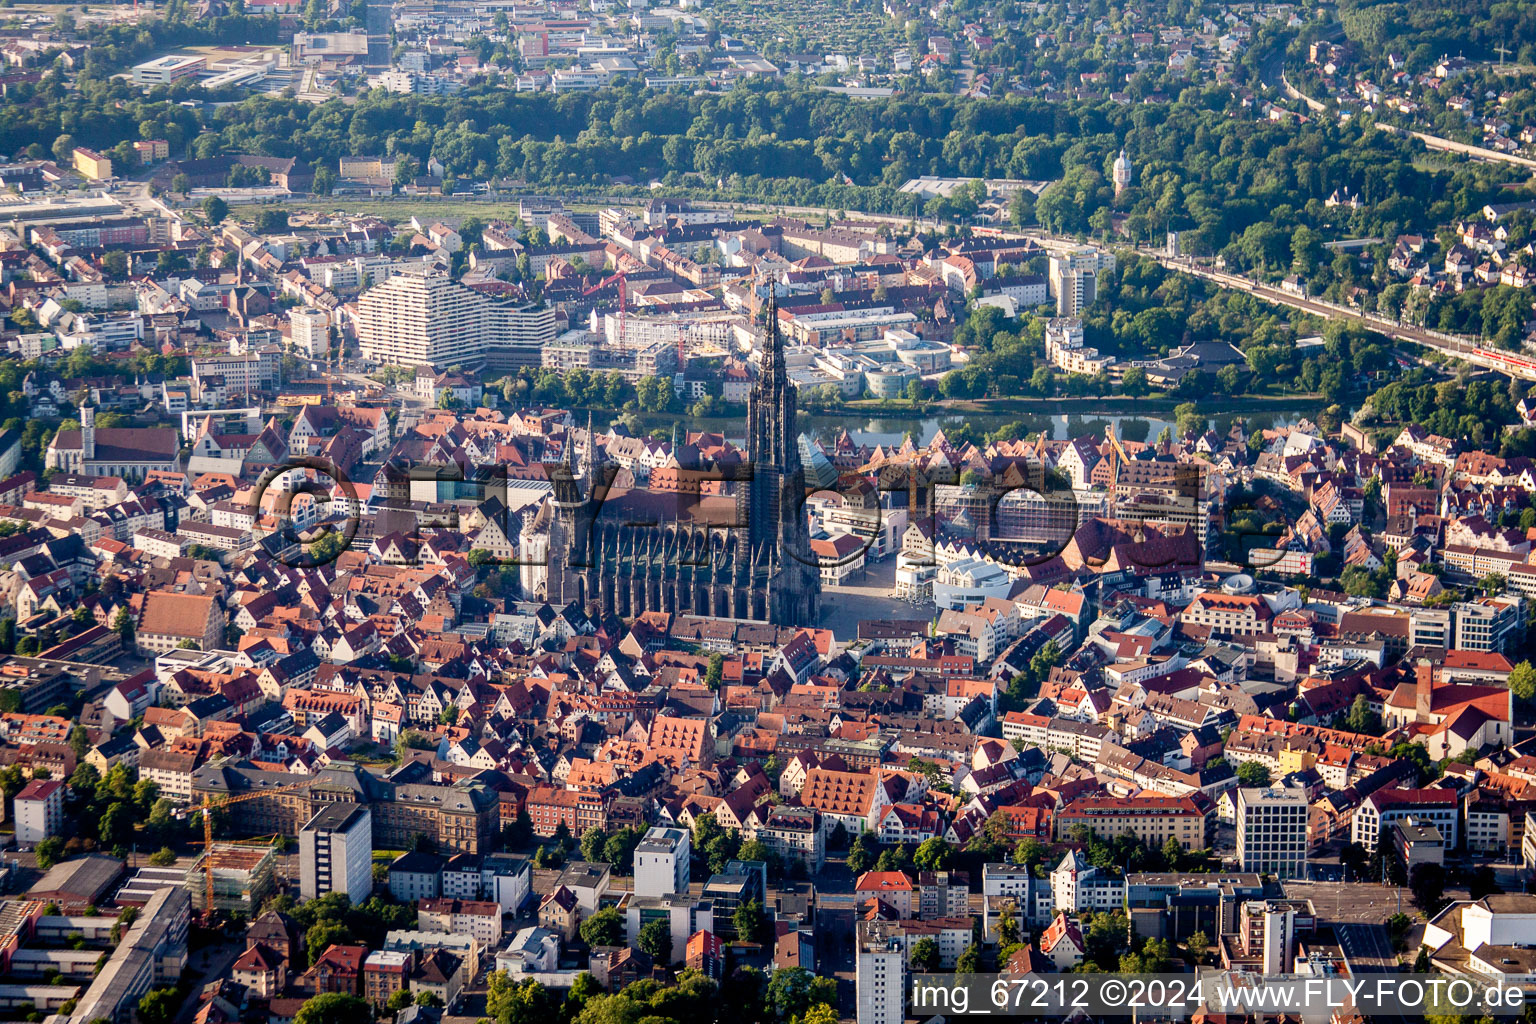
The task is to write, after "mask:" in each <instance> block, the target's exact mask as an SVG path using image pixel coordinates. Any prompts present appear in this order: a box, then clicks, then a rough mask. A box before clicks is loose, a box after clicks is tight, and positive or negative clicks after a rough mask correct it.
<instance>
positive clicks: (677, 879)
mask: <svg viewBox="0 0 1536 1024" xmlns="http://www.w3.org/2000/svg"><path fill="white" fill-rule="evenodd" d="M690 849H691V844H690V841H689V836H688V830H687V829H681V828H660V827H657V828H652V829H650V830H649V831H647V832H646V833H645V838H644V839H642V840H640V845H639V846H637V847H635V895H637V896H670V895H672V894H673V893H679V892H682V893H686V892H687V891H688V864H689V856H690V852H689V851H690Z"/></svg>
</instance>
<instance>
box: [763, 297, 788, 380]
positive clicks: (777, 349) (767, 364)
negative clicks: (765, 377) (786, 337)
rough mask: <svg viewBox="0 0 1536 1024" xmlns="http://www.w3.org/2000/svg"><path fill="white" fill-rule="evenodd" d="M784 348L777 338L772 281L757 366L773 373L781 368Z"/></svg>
mask: <svg viewBox="0 0 1536 1024" xmlns="http://www.w3.org/2000/svg"><path fill="white" fill-rule="evenodd" d="M783 366H784V348H783V342H782V340H781V339H780V338H779V299H778V293H777V291H776V290H775V288H774V282H773V281H772V280H771V279H770V280H769V282H768V323H767V325H766V330H765V331H764V332H763V357H762V360H761V362H760V363H759V364H758V368H759V369H760V370H761V371H762V372H763V373H765V374H774V373H777V372H779V371H780V370H782V369H783Z"/></svg>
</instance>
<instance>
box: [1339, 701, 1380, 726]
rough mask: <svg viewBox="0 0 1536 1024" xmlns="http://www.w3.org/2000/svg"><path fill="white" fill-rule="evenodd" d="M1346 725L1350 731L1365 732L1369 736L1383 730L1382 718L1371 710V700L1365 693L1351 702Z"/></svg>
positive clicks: (1345, 719)
mask: <svg viewBox="0 0 1536 1024" xmlns="http://www.w3.org/2000/svg"><path fill="white" fill-rule="evenodd" d="M1344 725H1345V727H1346V728H1348V729H1349V731H1350V732H1358V733H1364V734H1365V735H1367V736H1375V735H1377V734H1378V733H1380V732H1381V718H1380V716H1379V715H1377V714H1376V712H1374V711H1372V710H1371V702H1370V701H1369V700H1368V699H1367V698H1366V696H1365V694H1363V693H1362V694H1360V695H1359V696H1357V697H1356V698H1355V699H1354V702H1353V703H1352V704H1350V706H1349V714H1348V715H1346V716H1345V718H1344Z"/></svg>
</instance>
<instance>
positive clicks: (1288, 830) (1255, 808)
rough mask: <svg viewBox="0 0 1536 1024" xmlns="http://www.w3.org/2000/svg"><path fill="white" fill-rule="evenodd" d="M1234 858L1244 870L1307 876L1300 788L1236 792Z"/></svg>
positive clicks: (1303, 793) (1303, 796) (1304, 816)
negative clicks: (1235, 854) (1235, 857)
mask: <svg viewBox="0 0 1536 1024" xmlns="http://www.w3.org/2000/svg"><path fill="white" fill-rule="evenodd" d="M1237 861H1238V864H1239V865H1240V867H1241V868H1242V870H1244V871H1257V872H1260V873H1265V874H1272V875H1278V876H1280V877H1281V878H1305V877H1306V876H1307V794H1306V791H1305V790H1301V789H1278V788H1277V789H1260V788H1246V787H1245V788H1242V789H1239V790H1238V791H1237Z"/></svg>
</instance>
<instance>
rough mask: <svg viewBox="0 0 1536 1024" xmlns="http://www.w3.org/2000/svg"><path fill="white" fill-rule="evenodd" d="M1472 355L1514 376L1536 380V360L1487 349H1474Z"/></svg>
mask: <svg viewBox="0 0 1536 1024" xmlns="http://www.w3.org/2000/svg"><path fill="white" fill-rule="evenodd" d="M1472 355H1474V356H1476V357H1477V358H1479V359H1485V360H1487V361H1488V362H1490V363H1492V364H1494V365H1495V366H1496V367H1497V368H1499V369H1501V370H1504V371H1505V372H1507V373H1510V374H1513V375H1514V376H1517V377H1526V378H1528V379H1531V380H1536V359H1528V358H1526V357H1525V356H1520V355H1516V354H1515V353H1513V352H1500V351H1498V350H1497V349H1488V348H1474V349H1473V350H1472Z"/></svg>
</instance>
